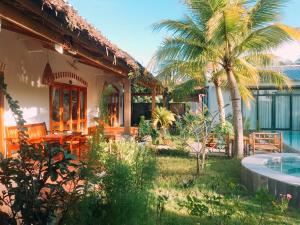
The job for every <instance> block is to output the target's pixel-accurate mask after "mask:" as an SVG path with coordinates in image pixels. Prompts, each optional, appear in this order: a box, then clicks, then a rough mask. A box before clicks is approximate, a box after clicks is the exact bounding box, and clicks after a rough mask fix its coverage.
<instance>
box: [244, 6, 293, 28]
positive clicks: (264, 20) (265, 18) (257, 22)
mask: <svg viewBox="0 0 300 225" xmlns="http://www.w3.org/2000/svg"><path fill="white" fill-rule="evenodd" d="M286 3H287V0H258V1H257V2H256V4H255V5H254V6H253V7H252V8H250V10H249V15H250V19H249V23H248V26H249V28H250V29H258V28H261V27H263V26H266V25H269V23H272V22H274V21H277V20H278V19H279V15H281V12H282V9H283V7H284V6H285V4H286Z"/></svg>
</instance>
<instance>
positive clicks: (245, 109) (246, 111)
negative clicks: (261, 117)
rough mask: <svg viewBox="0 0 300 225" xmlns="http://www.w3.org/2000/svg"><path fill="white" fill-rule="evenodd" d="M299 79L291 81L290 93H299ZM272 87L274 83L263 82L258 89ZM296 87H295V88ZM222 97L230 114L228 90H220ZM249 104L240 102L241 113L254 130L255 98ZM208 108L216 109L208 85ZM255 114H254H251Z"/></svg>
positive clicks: (214, 96)
mask: <svg viewBox="0 0 300 225" xmlns="http://www.w3.org/2000/svg"><path fill="white" fill-rule="evenodd" d="M299 87H300V81H293V82H292V89H291V90H290V91H291V93H292V94H297V95H299V94H300V89H299ZM268 88H270V89H274V85H271V84H263V85H262V86H261V89H260V90H263V89H268ZM296 88H297V89H296ZM222 91H223V97H224V104H225V105H228V106H226V108H225V111H226V116H229V115H232V106H231V100H230V93H229V91H228V90H224V89H223V90H222ZM249 103H250V104H249V105H246V104H245V102H242V113H243V117H244V121H245V120H247V125H248V126H249V129H251V130H255V129H257V118H256V117H257V116H256V115H257V111H256V102H255V100H250V101H249ZM208 108H209V110H210V111H211V112H215V111H217V110H218V104H217V98H216V92H215V88H214V86H212V85H210V86H209V89H208ZM253 115H255V116H253Z"/></svg>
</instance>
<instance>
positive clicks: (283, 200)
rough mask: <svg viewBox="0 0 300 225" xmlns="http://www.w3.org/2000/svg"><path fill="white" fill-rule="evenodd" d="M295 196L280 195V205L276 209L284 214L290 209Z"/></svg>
mask: <svg viewBox="0 0 300 225" xmlns="http://www.w3.org/2000/svg"><path fill="white" fill-rule="evenodd" d="M292 198H293V196H292V195H291V194H280V195H279V203H278V204H276V208H277V209H278V210H279V211H280V212H281V213H284V212H286V211H287V209H288V208H289V202H290V201H291V199H292Z"/></svg>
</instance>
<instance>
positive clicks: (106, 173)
mask: <svg viewBox="0 0 300 225" xmlns="http://www.w3.org/2000/svg"><path fill="white" fill-rule="evenodd" d="M91 151H92V153H91V154H92V155H93V156H97V160H96V161H93V163H91V164H90V166H91V167H90V171H92V173H90V175H89V177H88V180H87V184H86V188H85V193H84V197H83V198H82V199H81V201H80V203H79V204H78V205H76V206H74V207H73V208H72V210H70V212H69V217H68V220H66V224H87V225H89V224H91V225H94V224H110V225H114V224H115V225H119V224H124V225H127V224H128V225H135V224H136V225H142V224H149V223H150V222H149V220H151V216H149V212H150V208H151V205H152V195H151V193H150V189H151V188H152V185H153V181H154V178H155V174H156V173H155V171H156V170H155V168H156V162H155V158H154V156H153V155H152V153H151V151H149V150H148V149H147V148H146V147H144V146H141V145H139V144H137V143H136V142H134V141H132V140H129V141H125V140H123V141H115V142H109V143H105V142H98V143H92V149H91ZM94 159H95V158H94ZM95 168H97V169H96V170H95Z"/></svg>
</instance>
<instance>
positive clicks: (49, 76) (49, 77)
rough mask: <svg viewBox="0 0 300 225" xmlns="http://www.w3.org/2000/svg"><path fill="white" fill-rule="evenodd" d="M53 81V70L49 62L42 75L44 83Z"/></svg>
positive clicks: (47, 83)
mask: <svg viewBox="0 0 300 225" xmlns="http://www.w3.org/2000/svg"><path fill="white" fill-rule="evenodd" d="M53 81H54V76H53V72H52V69H51V66H50V64H49V62H47V64H46V66H45V69H44V73H43V77H42V84H44V85H49V84H51V83H52V82H53Z"/></svg>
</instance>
